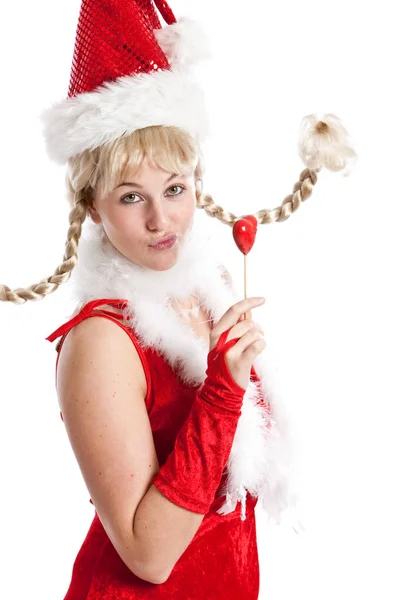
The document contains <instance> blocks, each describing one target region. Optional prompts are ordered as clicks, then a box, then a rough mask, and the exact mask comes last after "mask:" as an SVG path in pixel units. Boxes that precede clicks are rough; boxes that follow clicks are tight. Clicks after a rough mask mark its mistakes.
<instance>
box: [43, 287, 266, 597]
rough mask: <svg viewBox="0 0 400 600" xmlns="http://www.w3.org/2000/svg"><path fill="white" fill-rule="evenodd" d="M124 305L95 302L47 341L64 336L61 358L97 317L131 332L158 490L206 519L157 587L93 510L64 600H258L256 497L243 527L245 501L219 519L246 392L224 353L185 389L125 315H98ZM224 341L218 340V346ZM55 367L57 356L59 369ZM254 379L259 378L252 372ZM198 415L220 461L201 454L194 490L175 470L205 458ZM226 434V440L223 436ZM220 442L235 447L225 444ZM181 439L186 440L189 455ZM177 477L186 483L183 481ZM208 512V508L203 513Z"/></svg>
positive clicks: (249, 502)
mask: <svg viewBox="0 0 400 600" xmlns="http://www.w3.org/2000/svg"><path fill="white" fill-rule="evenodd" d="M124 302H125V301H123V300H115V299H114V300H113V299H100V300H96V301H92V302H90V303H88V304H87V305H86V306H85V307H84V308H83V309H82V310H81V312H80V313H79V314H78V315H76V317H74V318H73V319H71V320H70V321H68V322H67V323H65V324H64V325H62V326H61V327H60V328H58V329H57V330H56V331H55V332H53V334H51V335H50V336H48V338H46V339H47V340H49V341H54V340H55V339H57V338H58V337H60V336H63V338H62V340H61V344H60V346H59V348H58V351H59V352H60V350H61V348H62V342H63V340H64V339H65V335H67V333H68V331H69V330H70V329H71V328H72V327H73V326H74V325H75V324H77V323H78V322H80V321H81V320H83V319H85V318H88V317H93V316H95V315H98V316H102V317H103V318H109V319H111V320H114V321H115V322H116V323H118V325H119V326H120V327H122V328H123V329H124V330H125V331H126V332H127V334H128V335H129V336H130V337H131V339H132V342H133V343H134V344H135V346H136V348H137V350H138V352H139V356H140V358H141V360H142V364H143V367H144V370H145V374H146V380H147V388H148V389H147V395H146V399H145V403H146V407H147V411H148V415H149V420H150V424H151V428H152V432H153V439H154V444H155V448H156V451H157V456H158V460H159V464H160V472H159V474H157V475H156V476H155V477H154V479H153V481H154V484H155V485H157V487H158V489H159V490H160V491H161V493H163V494H164V495H165V496H166V497H167V498H169V499H171V500H172V501H173V502H175V503H176V504H179V505H180V506H184V507H186V508H189V510H194V512H200V513H202V514H205V516H204V519H203V521H202V523H201V525H200V527H199V529H198V530H197V532H196V534H195V536H194V538H193V540H192V541H191V543H190V544H189V546H188V547H187V548H186V550H185V552H184V553H183V554H182V556H181V557H180V559H179V560H178V562H177V563H176V565H175V566H174V568H173V569H172V572H171V574H170V576H169V577H168V579H167V580H166V581H165V582H164V583H161V584H153V583H149V582H147V581H144V580H143V579H140V578H139V577H137V576H136V575H134V574H133V573H132V572H131V571H130V570H129V569H128V567H127V566H126V565H125V563H124V562H123V561H122V560H121V558H120V557H119V555H118V553H117V552H116V550H115V548H114V546H113V545H112V543H111V541H110V539H109V538H108V536H107V534H106V532H105V530H104V528H103V526H102V524H101V522H100V520H99V517H98V515H97V512H96V511H95V515H94V518H93V521H92V524H91V526H90V528H89V531H88V532H87V534H86V537H85V539H84V541H83V544H82V546H81V548H80V550H79V552H78V554H77V556H76V558H75V561H74V563H73V568H72V576H71V582H70V585H69V588H68V591H67V593H66V595H65V597H64V600H100V599H101V600H117V599H118V600H128V599H129V600H131V599H132V600H133V599H136V598H146V599H149V600H152V599H157V598H171V599H174V598H175V599H177V600H178V599H179V600H200V599H201V600H204V599H207V600H213V599H218V600H221V599H222V600H224V599H226V600H228V599H229V600H235V599H238V600H239V599H240V600H243V599H244V598H246V600H256V599H257V598H258V592H259V563H258V551H257V539H256V522H255V513H254V507H255V505H256V504H257V498H253V497H252V496H251V495H250V494H247V499H246V519H245V520H244V521H242V520H241V518H240V506H241V505H240V503H238V504H237V506H236V509H235V510H234V511H233V512H232V513H230V514H228V515H225V516H223V515H218V514H217V513H216V511H217V510H218V508H220V507H221V506H222V504H223V503H224V500H225V497H223V496H221V495H220V492H221V487H222V485H223V483H224V481H225V477H226V474H225V473H223V474H222V476H221V471H222V468H223V465H224V463H225V462H226V460H227V458H228V455H229V451H230V444H231V441H232V440H231V438H232V436H233V434H234V431H235V429H236V425H237V420H238V418H239V414H240V409H238V407H239V406H240V404H241V402H240V397H241V396H242V395H243V393H244V390H243V389H242V388H241V387H240V386H238V385H237V384H236V382H235V381H234V380H233V379H232V377H231V376H230V373H229V371H227V367H226V364H225V363H224V355H223V354H220V353H219V348H218V350H217V349H215V350H216V352H215V353H214V354H211V353H210V355H209V361H208V368H207V377H206V380H205V381H204V384H203V386H201V387H193V386H189V385H185V384H182V383H181V382H180V380H178V378H177V377H176V375H175V373H174V371H173V370H172V368H171V367H170V366H169V364H168V363H167V361H166V360H165V359H164V358H163V357H162V356H161V355H159V354H158V353H157V352H156V351H155V350H153V349H152V348H146V349H144V350H143V349H142V348H141V346H140V344H139V342H138V340H137V338H136V336H135V334H134V331H133V330H132V329H131V328H129V327H126V326H125V325H123V324H122V323H121V322H120V321H119V320H118V319H120V316H119V315H118V314H117V313H115V315H114V316H112V313H107V314H101V313H98V312H96V307H97V306H99V305H104V304H109V305H112V306H118V307H122V306H123V305H124ZM221 338H222V336H221ZM223 341H224V340H223V339H220V344H219V346H221V345H222V344H223ZM233 343H235V340H232V341H231V342H228V344H227V345H226V347H225V349H224V350H225V352H226V350H227V349H228V347H230V345H233ZM58 356H59V355H58ZM210 356H211V357H215V358H216V360H215V361H213V363H214V364H211V358H210ZM221 358H222V359H223V362H221ZM223 363H224V364H223ZM57 364H58V357H57V362H56V367H57ZM224 369H225V376H224V377H222V378H219V379H218V378H217V379H216V378H215V373H216V372H219V373H221V372H222V370H224ZM252 377H253V378H254V379H256V378H257V375H256V374H255V371H254V369H252ZM218 387H219V392H218ZM221 390H222V394H225V399H226V404H225V406H224V407H223V404H224V401H223V400H222V402H221V397H220V396H219V394H220V393H221ZM193 415H196V418H197V419H200V417H201V424H202V428H203V429H202V430H203V431H204V432H205V433H203V435H206V436H208V439H209V440H210V441H211V443H212V446H213V450H212V452H214V453H216V454H215V456H218V457H219V459H218V462H217V467H216V466H215V464H213V461H212V460H211V456H212V455H211V453H203V455H204V460H205V462H204V464H203V468H204V470H203V471H202V474H203V477H202V478H200V479H201V480H199V479H197V480H196V484H197V487H195V486H192V487H191V488H189V487H188V485H187V484H188V481H189V480H188V479H187V478H186V475H187V473H186V475H185V471H184V470H182V469H181V468H180V470H179V469H178V467H179V466H182V464H183V462H182V461H183V460H184V459H185V451H186V453H187V452H190V453H191V457H192V458H193V457H194V459H195V462H193V464H197V466H199V465H200V454H198V453H196V451H195V442H196V441H199V440H200V441H201V443H204V440H205V438H204V437H203V438H201V433H199V432H200V431H201V429H200V427H199V423H200V422H197V425H196V426H193V424H194V423H195V422H196V420H193V419H191V418H190V417H191V416H192V417H193ZM61 416H62V415H61ZM235 422H236V425H235ZM217 423H221V424H223V428H224V429H222V425H221V428H220V429H218V428H217V429H216V430H215V431H213V429H214V428H215V426H216V424H217ZM189 424H190V425H189ZM203 424H204V425H203ZM225 428H226V429H225ZM222 432H223V433H224V436H225V437H222ZM191 433H193V435H196V436H198V437H197V440H195V439H192V444H191V445H190V446H189V444H190V439H191V436H190V434H191ZM222 439H226V440H228V439H229V440H230V441H229V442H227V443H226V444H222V446H221V440H222ZM184 440H186V442H187V448H186V450H184ZM178 447H180V448H181V450H180V453H179V451H177V450H176V448H178ZM174 448H175V452H173V450H174ZM168 461H169V462H168ZM196 461H197V462H196ZM206 473H207V476H206ZM208 475H210V477H208ZM175 476H176V478H175ZM179 477H181V478H182V477H183V479H178V478H179ZM218 479H219V482H218ZM179 481H180V482H183V481H184V482H185V486H186V487H185V490H186V494H185V496H184V492H183V489H182V488H181V487H180V484H179V485H178V482H179ZM216 488H217V489H216ZM194 491H196V494H195V495H193V492H194ZM196 500H197V502H198V503H197V504H196ZM190 506H191V508H190ZM204 509H206V510H205V512H204V513H203V512H202V511H203V510H204Z"/></svg>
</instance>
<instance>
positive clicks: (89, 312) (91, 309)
mask: <svg viewBox="0 0 400 600" xmlns="http://www.w3.org/2000/svg"><path fill="white" fill-rule="evenodd" d="M104 304H107V305H111V306H115V307H116V308H120V309H122V308H125V307H126V306H127V305H128V301H127V300H120V299H115V298H100V299H96V300H91V301H90V302H88V303H87V304H85V306H84V307H83V308H82V309H81V310H80V311H79V313H78V314H77V315H75V317H73V318H72V319H70V320H69V321H67V322H66V323H64V324H63V325H61V327H59V328H58V329H56V330H55V331H53V333H51V334H50V335H49V336H47V338H45V339H46V340H47V341H49V342H54V340H56V339H57V338H59V337H61V339H60V341H59V343H58V344H57V346H56V350H57V360H56V374H55V375H56V387H57V367H58V360H59V358H60V350H61V347H62V344H63V342H64V339H65V337H66V335H67V333H68V332H69V331H70V330H71V329H72V328H73V327H74V326H75V325H77V324H78V323H80V322H81V321H84V320H85V319H87V318H89V317H94V316H99V317H103V318H105V319H109V320H110V321H114V322H115V323H117V325H119V326H120V327H121V328H122V329H123V330H124V331H125V332H126V333H127V334H128V335H129V337H130V338H131V340H132V342H133V344H134V346H135V348H136V350H137V352H138V354H139V358H140V360H141V362H142V365H143V369H144V373H145V377H146V383H147V394H146V398H145V403H146V404H147V403H148V401H149V399H150V395H151V375H150V367H149V365H148V362H147V359H146V356H145V353H144V351H143V349H142V347H141V345H140V343H139V341H138V339H137V338H136V335H135V333H134V332H133V330H132V329H131V328H130V327H128V326H126V325H124V324H123V323H122V322H121V320H123V319H124V317H123V315H120V314H118V313H115V312H112V311H109V310H105V309H101V310H96V309H97V307H98V306H101V305H104ZM60 416H61V419H62V418H63V417H62V413H60Z"/></svg>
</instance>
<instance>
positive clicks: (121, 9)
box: [41, 0, 210, 164]
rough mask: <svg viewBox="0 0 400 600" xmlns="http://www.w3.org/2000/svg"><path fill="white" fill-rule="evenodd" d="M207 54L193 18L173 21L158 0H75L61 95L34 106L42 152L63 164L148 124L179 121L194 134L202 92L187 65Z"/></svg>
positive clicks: (200, 126)
mask: <svg viewBox="0 0 400 600" xmlns="http://www.w3.org/2000/svg"><path fill="white" fill-rule="evenodd" d="M154 5H156V7H157V9H158V10H159V12H160V13H161V16H162V18H163V19H164V21H165V22H166V23H167V26H165V27H161V24H160V20H159V17H158V14H157V12H156V8H155V6H154ZM209 56H210V54H209V51H208V44H207V38H206V35H205V33H204V32H203V31H202V29H201V28H200V26H199V25H198V24H197V23H196V22H195V21H194V20H192V19H190V18H189V17H183V18H181V19H179V20H178V21H177V20H176V19H175V17H174V14H173V12H172V10H171V9H170V7H169V6H168V4H167V3H166V2H165V1H164V0H154V2H153V0H130V1H129V2H127V1H126V0H82V4H81V9H80V14H79V20H78V27H77V32H76V39H75V48H74V54H73V61H72V69H71V77H70V83H69V89H68V96H67V99H64V100H62V101H60V102H57V103H55V104H53V105H52V106H51V107H50V108H47V109H45V110H44V111H43V112H42V114H41V120H42V122H43V125H44V128H43V134H44V138H45V143H46V151H47V153H48V155H49V157H50V158H51V159H52V160H54V161H55V162H57V163H59V164H64V163H65V162H66V161H67V159H68V158H70V157H72V156H75V155H77V154H79V153H81V152H83V151H84V150H86V149H94V148H96V147H98V146H100V145H102V144H104V143H106V142H111V141H114V140H116V139H118V138H119V137H121V136H123V135H128V134H129V133H132V132H133V131H135V130H136V129H140V128H143V127H148V126H150V125H167V126H175V127H180V128H183V129H186V130H187V131H189V132H190V133H191V134H192V135H193V136H194V137H196V138H197V139H198V140H199V141H200V142H201V141H202V139H203V138H204V137H205V136H206V135H207V134H208V132H209V130H208V118H207V112H206V108H205V100H204V94H203V91H202V89H201V88H200V87H199V85H198V84H196V83H195V82H194V81H193V80H192V79H191V78H190V76H189V70H190V66H191V65H193V64H195V63H196V62H197V61H199V60H201V59H203V58H209Z"/></svg>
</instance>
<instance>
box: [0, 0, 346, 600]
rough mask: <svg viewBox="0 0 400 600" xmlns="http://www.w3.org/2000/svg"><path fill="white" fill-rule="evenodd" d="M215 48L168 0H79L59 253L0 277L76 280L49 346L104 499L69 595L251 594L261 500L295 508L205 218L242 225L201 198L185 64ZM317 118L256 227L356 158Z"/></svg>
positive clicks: (50, 146)
mask: <svg viewBox="0 0 400 600" xmlns="http://www.w3.org/2000/svg"><path fill="white" fill-rule="evenodd" d="M154 4H155V5H156V6H157V8H158V10H159V12H160V13H161V15H162V17H163V19H164V21H165V22H166V23H167V24H168V26H167V27H163V28H161V24H160V21H159V18H158V15H157V13H156V10H155V6H154ZM204 56H207V52H206V50H205V45H204V37H203V34H202V33H201V32H200V30H199V29H198V27H197V25H196V24H195V23H193V22H192V21H191V20H190V19H187V18H185V19H180V20H179V21H176V19H175V17H174V15H173V13H172V11H171V9H170V8H169V6H168V5H167V3H166V2H165V1H164V0H155V2H154V3H153V1H152V0H132V1H130V2H124V1H122V0H120V1H118V0H83V1H82V6H81V11H80V15H79V22H78V30H77V35H76V43H75V50H74V58H73V64H72V70H71V79H70V85H69V90H68V97H67V99H66V100H64V101H62V102H59V103H56V104H55V105H54V106H53V107H51V108H50V109H48V110H46V111H45V113H44V115H43V118H44V123H45V131H44V134H45V140H46V145H47V150H48V154H49V156H50V157H51V158H52V159H53V160H55V161H56V162H58V163H60V164H64V163H67V166H68V178H67V184H68V194H69V196H68V199H69V202H70V207H71V212H70V216H69V220H70V227H69V230H68V236H67V243H66V251H65V255H64V260H63V263H62V264H61V265H60V266H59V267H58V268H57V269H56V271H55V273H54V274H53V275H51V276H50V277H47V278H45V279H43V280H42V281H41V282H39V283H38V284H36V285H32V286H30V287H29V288H17V289H14V290H11V289H10V288H9V287H8V286H6V285H0V300H1V301H7V302H16V303H22V302H26V301H27V300H33V299H34V300H36V299H38V298H44V297H46V295H47V294H50V293H52V292H54V291H55V290H56V289H58V287H59V286H60V285H62V284H63V283H65V282H67V281H68V280H69V279H70V278H71V283H73V284H74V288H73V289H74V293H75V296H76V299H77V302H78V306H77V310H76V311H75V314H74V315H73V316H72V318H71V319H70V320H69V321H68V322H67V323H64V324H63V325H61V327H59V328H58V329H57V330H56V331H55V332H53V333H52V334H51V335H50V336H48V338H46V339H48V340H49V341H51V342H52V341H54V340H56V339H58V338H60V340H59V343H58V344H57V346H56V349H57V351H58V356H57V362H56V369H57V379H56V384H57V392H58V397H59V403H60V407H61V416H62V418H63V421H64V424H65V427H66V430H67V433H68V436H69V439H70V442H71V445H72V448H73V450H74V453H75V456H76V459H77V461H78V464H79V467H80V469H81V472H82V476H83V477H84V480H85V483H86V485H87V488H88V491H89V493H90V495H91V502H92V504H93V505H94V507H95V516H94V519H93V522H92V524H91V527H90V529H89V531H88V533H87V536H86V538H85V540H84V542H83V544H82V546H81V548H80V550H79V553H78V555H77V557H76V560H75V563H74V566H73V572H72V578H71V582H70V585H69V588H68V591H67V594H66V596H65V600H84V599H86V600H100V598H101V599H107V598H109V599H110V600H111V598H113V599H114V598H121V599H122V598H126V599H128V598H132V599H133V598H144V597H146V598H161V597H164V598H182V599H185V600H187V599H188V598H191V599H196V598H198V599H200V598H207V599H210V600H211V599H212V598H229V599H234V598H246V599H248V600H252V599H254V600H255V599H256V598H257V597H258V589H259V568H258V556H257V540H256V527H255V514H254V508H255V505H256V504H257V501H258V499H259V498H260V499H262V507H263V508H264V509H265V510H266V512H267V513H268V516H269V517H271V518H273V519H275V520H276V521H279V518H280V515H281V514H282V513H283V512H284V511H285V509H286V508H288V507H289V506H291V505H293V504H294V503H295V495H294V494H293V493H292V492H291V491H289V476H288V475H289V469H290V464H291V458H292V451H291V447H290V443H289V440H290V435H289V429H288V424H287V422H286V419H285V413H284V410H283V407H282V406H281V404H280V403H279V402H277V401H275V400H274V398H273V395H272V393H271V385H270V375H271V374H270V373H269V372H268V368H267V362H266V361H263V360H262V357H261V354H262V351H263V350H264V348H265V342H264V340H263V339H262V330H261V328H260V326H259V325H258V324H257V323H256V322H255V321H253V320H252V313H251V309H252V308H256V307H257V306H259V305H260V304H262V301H263V299H258V298H249V299H246V300H242V301H238V299H237V298H236V297H235V293H234V289H233V287H232V282H231V281H230V277H229V274H228V273H227V272H226V269H224V267H223V266H222V265H221V264H220V261H219V260H218V257H217V255H216V253H215V251H214V249H213V248H212V247H211V245H210V244H209V243H208V239H207V232H204V231H202V230H201V228H199V227H198V223H197V222H196V219H195V218H194V214H195V208H196V207H199V208H203V209H204V210H205V211H206V213H207V214H208V215H209V216H213V217H214V216H215V217H217V218H218V219H219V220H220V221H222V222H224V223H227V224H230V225H232V224H233V223H234V222H236V217H235V216H234V215H233V214H232V213H230V212H228V211H225V210H224V209H223V208H222V207H220V206H218V205H216V204H215V203H214V201H213V199H212V197H211V196H209V195H207V194H203V192H202V177H203V165H202V142H203V139H204V137H205V136H206V135H207V130H208V129H207V127H208V126H207V115H206V110H205V105H204V101H203V95H202V91H201V90H200V89H199V88H198V86H197V85H196V84H195V83H194V82H193V81H192V80H191V79H190V77H189V74H188V69H189V67H190V65H191V64H193V63H195V62H196V61H197V60H199V59H200V58H204ZM308 122H309V123H311V126H312V131H311V132H310V131H307V130H306V131H305V132H304V144H303V145H302V146H301V153H302V157H303V159H304V161H305V163H306V165H307V166H308V167H309V168H307V169H305V170H304V171H303V172H302V173H301V176H300V180H299V182H297V183H296V184H295V186H294V193H293V194H292V195H291V196H290V197H287V198H285V200H284V202H283V203H282V205H281V207H279V208H277V209H274V210H271V211H266V210H263V211H259V213H257V215H256V216H257V221H258V222H259V223H265V222H272V220H284V219H286V218H287V217H288V216H289V214H290V211H294V210H296V208H297V207H298V206H299V203H300V201H301V200H304V199H306V198H307V197H309V195H310V194H311V191H312V186H313V185H314V184H315V182H316V180H317V178H316V171H318V170H319V169H320V168H321V166H322V164H325V166H327V167H328V168H330V169H332V170H340V169H342V168H343V167H344V166H345V165H346V160H347V159H348V158H349V157H351V156H352V152H353V151H352V150H351V149H350V148H349V147H348V145H347V142H346V132H345V130H344V129H342V128H341V126H340V125H339V124H338V122H337V120H336V118H335V117H334V116H333V115H330V116H329V118H328V119H327V122H323V121H318V122H317V121H316V120H315V119H314V117H313V116H311V117H310V118H308ZM332 140H333V142H332ZM328 142H329V143H328ZM331 142H332V143H333V146H334V147H335V148H334V151H332V148H330V144H331ZM331 145H332V144H331ZM311 169H315V170H311ZM88 216H89V219H87V217H88ZM165 237H168V238H170V239H169V241H167V242H165V243H164V244H163V243H161V242H162V241H163V239H164V238H165ZM78 254H79V260H78ZM246 313H247V316H249V318H247V319H243V315H245V314H246ZM94 317H98V318H94Z"/></svg>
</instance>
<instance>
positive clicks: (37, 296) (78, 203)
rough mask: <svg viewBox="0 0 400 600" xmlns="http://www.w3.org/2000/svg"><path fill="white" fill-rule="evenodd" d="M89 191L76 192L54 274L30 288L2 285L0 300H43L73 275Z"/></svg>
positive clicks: (20, 301)
mask: <svg viewBox="0 0 400 600" xmlns="http://www.w3.org/2000/svg"><path fill="white" fill-rule="evenodd" d="M86 196H87V192H85V191H83V190H82V191H80V192H77V193H76V194H75V204H74V205H73V208H72V210H71V212H70V213H69V223H70V226H69V229H68V233H67V241H66V243H65V253H64V256H63V262H62V263H61V264H60V265H59V266H58V267H57V269H56V270H55V271H54V273H53V275H50V276H49V277H45V278H44V279H41V280H40V282H39V283H35V284H33V285H31V286H29V287H28V288H15V289H13V290H12V289H11V288H9V287H8V286H7V285H0V300H1V301H2V302H14V303H15V304H24V303H25V302H26V301H27V300H41V299H43V298H44V297H45V296H47V295H48V294H52V293H53V292H55V291H56V290H57V289H58V287H59V286H60V285H62V284H63V283H66V282H67V281H68V279H69V278H70V277H71V272H72V270H73V268H74V267H75V265H76V263H77V261H78V256H77V250H78V243H79V238H80V236H81V232H82V224H83V222H84V221H85V219H86V216H87V214H88V208H87V207H88V202H87V198H86Z"/></svg>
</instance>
